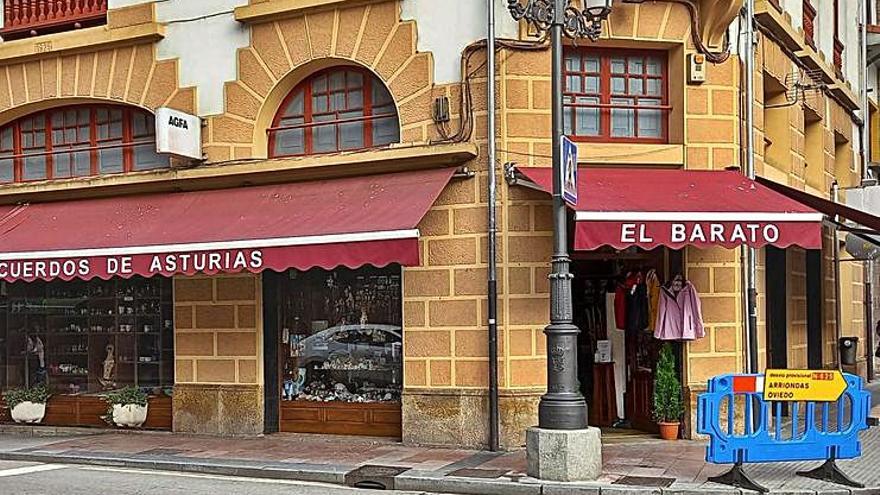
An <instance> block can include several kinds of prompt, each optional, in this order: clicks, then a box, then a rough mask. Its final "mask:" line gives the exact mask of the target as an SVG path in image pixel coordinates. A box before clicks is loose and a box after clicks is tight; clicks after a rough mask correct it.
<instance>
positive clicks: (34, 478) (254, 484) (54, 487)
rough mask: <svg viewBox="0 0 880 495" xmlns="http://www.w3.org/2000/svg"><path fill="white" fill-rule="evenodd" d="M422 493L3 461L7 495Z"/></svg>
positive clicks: (1, 482) (1, 487)
mask: <svg viewBox="0 0 880 495" xmlns="http://www.w3.org/2000/svg"><path fill="white" fill-rule="evenodd" d="M104 493H112V494H113V495H154V494H155V495H160V494H161V495H177V494H180V495H239V494H241V495H276V494H277V495H282V494H284V495H291V494H296V495H378V494H380V493H381V494H395V495H422V494H416V493H414V492H399V491H397V492H389V491H374V490H358V489H355V488H345V487H341V486H336V485H325V484H320V483H304V482H299V481H285V480H265V479H257V478H233V477H228V476H212V475H201V474H189V473H177V472H168V471H139V470H135V469H125V468H110V467H98V466H79V465H65V464H37V463H28V462H7V461H0V494H3V495H6V494H9V495H13V494H14V495H99V494H104Z"/></svg>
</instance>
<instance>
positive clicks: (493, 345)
mask: <svg viewBox="0 0 880 495" xmlns="http://www.w3.org/2000/svg"><path fill="white" fill-rule="evenodd" d="M486 7H487V9H488V18H489V22H488V26H487V33H486V71H487V72H488V84H486V88H487V91H488V99H487V100H488V106H489V108H488V112H489V115H488V118H487V119H486V120H487V122H488V124H487V125H488V127H489V132H488V133H487V136H488V139H489V146H488V148H489V150H488V153H489V156H488V159H489V194H488V201H489V207H488V210H489V239H488V240H489V242H488V245H489V249H488V251H489V252H488V261H489V268H488V279H489V286H488V297H489V300H488V302H487V305H486V306H487V309H488V311H487V312H488V313H489V314H488V324H489V450H491V451H493V452H494V451H497V450H498V449H499V448H500V445H499V444H500V442H499V438H498V437H499V434H498V433H499V432H498V426H499V425H498V423H499V415H498V321H497V317H498V274H497V267H496V263H495V252H496V244H495V243H496V242H497V234H498V225H497V221H496V218H495V199H496V195H497V192H496V179H495V166H496V165H495V163H496V161H497V160H496V159H495V155H496V149H495V148H496V146H495V0H486Z"/></svg>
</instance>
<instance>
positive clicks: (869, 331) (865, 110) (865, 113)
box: [859, 0, 874, 381]
mask: <svg viewBox="0 0 880 495" xmlns="http://www.w3.org/2000/svg"><path fill="white" fill-rule="evenodd" d="M868 5H869V2H868V1H867V0H859V19H861V21H860V22H859V96H860V100H861V101H860V104H861V106H862V122H861V124H860V128H859V131H860V132H859V147H860V153H861V155H860V158H861V162H862V187H865V186H866V184H867V183H868V181H869V179H870V176H869V174H868V163H869V162H870V161H871V157H870V156H868V155H869V153H870V149H871V148H870V143H871V135H870V128H871V125H870V124H871V123H870V120H871V110H870V108H871V107H870V106H869V103H868V67H867V63H868V22H869V19H868V9H867V7H868ZM864 269H865V340H866V342H865V357H866V358H867V365H868V380H869V381H873V380H874V294H873V287H874V260H873V259H869V260H867V261H866V262H865V265H864Z"/></svg>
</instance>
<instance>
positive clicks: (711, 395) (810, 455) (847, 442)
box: [697, 373, 871, 491]
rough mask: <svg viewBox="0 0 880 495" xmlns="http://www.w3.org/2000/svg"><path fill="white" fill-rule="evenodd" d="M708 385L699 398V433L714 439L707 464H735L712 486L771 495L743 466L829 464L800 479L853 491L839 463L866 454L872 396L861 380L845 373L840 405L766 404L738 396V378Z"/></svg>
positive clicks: (756, 396)
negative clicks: (864, 434)
mask: <svg viewBox="0 0 880 495" xmlns="http://www.w3.org/2000/svg"><path fill="white" fill-rule="evenodd" d="M759 376H761V375H733V374H728V375H720V376H716V377H714V378H712V379H711V380H709V389H708V391H707V392H706V393H703V394H700V396H699V403H698V407H697V432H699V433H701V434H704V435H708V436H709V445H708V447H707V448H706V461H708V462H712V463H715V464H735V467H734V469H732V470H731V472H729V473H727V474H725V475H722V476H720V477H716V478H715V479H713V481H717V482H721V483H726V484H732V485H734V486H740V487H743V488H749V489H753V490H759V491H766V489H763V487H761V486H760V485H757V484H756V483H754V482H753V481H751V480H750V479H748V477H747V476H745V473H744V472H742V468H741V466H742V464H743V463H756V462H785V461H812V460H824V461H826V463H825V464H823V465H822V467H821V468H819V469H817V470H813V471H809V472H803V473H798V474H801V475H804V476H809V477H813V478H820V479H824V480H826V481H832V482H835V483H841V484H845V485H850V486H861V485H860V484H859V483H857V482H855V481H853V480H851V479H849V478H848V477H846V475H845V474H843V473H842V472H841V471H840V470H839V469H838V468H837V465H836V464H835V463H834V461H835V460H836V459H851V458H854V457H858V456H860V455H861V454H862V444H861V442H860V440H859V432H861V431H864V430H866V429H867V428H868V423H867V421H868V414H869V412H870V410H871V394H870V393H868V392H867V391H866V390H864V383H863V382H862V378H861V377H859V376H855V375H851V374H848V373H844V374H843V376H844V379H845V380H846V384H847V386H846V389H845V390H844V392H843V394H842V395H841V396H840V398H839V399H838V400H837V401H836V402H786V403H783V402H765V401H764V399H763V393H762V392H736V391H734V386H733V383H734V378H735V377H759Z"/></svg>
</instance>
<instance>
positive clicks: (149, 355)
mask: <svg viewBox="0 0 880 495" xmlns="http://www.w3.org/2000/svg"><path fill="white" fill-rule="evenodd" d="M172 310H173V300H172V297H171V280H170V279H165V278H160V277H156V278H152V279H144V278H139V277H135V278H133V279H131V280H122V279H119V280H109V281H103V280H93V281H89V282H83V281H72V282H61V281H59V282H33V283H13V284H7V283H3V284H2V286H0V311H2V314H0V389H3V390H6V389H9V388H18V387H27V386H33V385H37V384H42V383H45V384H47V385H48V386H49V388H50V389H51V390H52V392H53V393H55V394H88V393H100V392H106V391H109V390H114V389H118V388H121V387H124V386H127V385H135V386H138V387H140V388H142V389H144V390H147V391H148V392H150V393H154V394H156V393H159V392H164V393H166V394H167V395H170V393H171V386H172V385H173V384H174V325H173V321H172V313H173V311H172Z"/></svg>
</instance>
